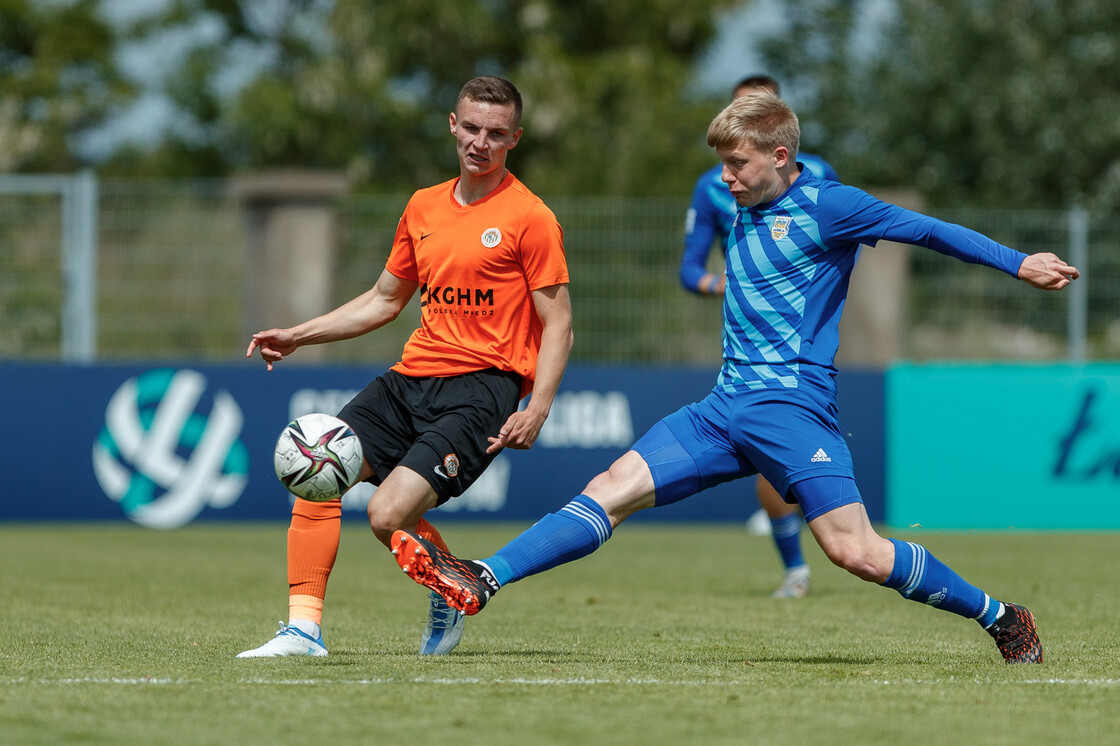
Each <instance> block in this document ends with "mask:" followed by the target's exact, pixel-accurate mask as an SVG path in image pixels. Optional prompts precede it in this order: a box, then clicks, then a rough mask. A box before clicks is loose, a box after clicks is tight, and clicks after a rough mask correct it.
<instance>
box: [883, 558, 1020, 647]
mask: <svg viewBox="0 0 1120 746" xmlns="http://www.w3.org/2000/svg"><path fill="white" fill-rule="evenodd" d="M888 541H889V542H891V543H892V544H894V568H893V569H892V570H891V574H890V577H889V578H887V580H886V582H885V583H883V585H885V586H886V587H888V588H894V589H895V590H896V591H898V592H899V593H900V594H902V597H903V598H908V599H910V600H911V601H918V602H920V603H924V604H926V605H928V606H936V607H937V608H939V609H944V610H945V611H951V612H953V613H954V614H960V615H961V616H963V617H968V618H969V619H975V620H976V621H978V622H980V626H982V627H985V628H987V627H989V626H990V625H991V624H992V622H994V621H995V620H996V614H997V613H999V609H1000V604H999V602H998V601H996V600H995V599H993V598H991V597H990V596H988V594H987V593H984V591H982V590H980V589H979V588H977V587H976V586H974V585H971V584H970V583H967V582H965V580H964V578H962V577H961V576H960V575H957V574H956V573H955V572H953V571H952V570H951V569H949V567H948V566H947V565H945V564H944V563H942V562H941V561H940V560H939V559H937V558H936V557H934V556H933V555H932V554H930V553H929V550H928V549H926V548H925V547H923V546H922V545H921V544H914V543H913V542H907V541H899V540H897V539H888Z"/></svg>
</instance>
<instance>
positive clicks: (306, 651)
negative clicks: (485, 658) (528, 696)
mask: <svg viewBox="0 0 1120 746" xmlns="http://www.w3.org/2000/svg"><path fill="white" fill-rule="evenodd" d="M459 634H460V635H462V632H460V633H459ZM287 655H311V656H316V657H319V656H324V655H327V647H326V645H324V644H323V635H322V634H320V635H319V636H318V637H312V636H311V635H308V634H307V633H306V632H303V631H301V630H299V629H296V628H295V627H290V626H288V625H287V624H284V623H283V622H280V630H279V631H278V632H277V633H276V636H275V637H273V638H272V639H271V640H269V641H268V642H266V643H265V644H264V645H261V646H260V647H259V648H253V649H252V650H246V651H244V652H241V653H238V654H237V657H238V658H281V657H284V656H287Z"/></svg>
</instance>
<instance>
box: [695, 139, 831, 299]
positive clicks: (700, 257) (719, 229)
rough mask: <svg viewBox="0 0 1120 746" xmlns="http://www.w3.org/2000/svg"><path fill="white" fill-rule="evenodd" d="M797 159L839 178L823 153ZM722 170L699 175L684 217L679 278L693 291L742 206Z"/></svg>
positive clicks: (817, 173) (812, 170) (724, 243)
mask: <svg viewBox="0 0 1120 746" xmlns="http://www.w3.org/2000/svg"><path fill="white" fill-rule="evenodd" d="M797 161H798V163H800V164H801V165H802V166H803V167H804V170H806V171H808V172H809V173H811V174H812V175H814V176H816V177H818V178H821V179H831V180H832V181H837V176H836V171H835V170H834V169H833V168H832V166H830V165H829V164H828V162H827V161H825V160H824V159H823V158H821V157H820V156H816V155H812V154H810V153H798V154H797ZM722 171H723V166H722V165H719V166H715V167H714V168H710V169H708V170H707V171H705V172H704V173H702V174H701V175H700V178H699V179H697V180H696V186H695V187H694V188H693V190H692V202H691V203H690V204H689V206H688V214H687V216H686V217H685V226H684V256H683V257H682V258H681V267H680V279H681V284H682V285H684V286H685V288H686V289H688V290H691V291H692V292H694V293H696V292H700V278H702V277H703V276H704V274H705V273H706V272H707V270H706V269H705V265H706V264H707V263H708V254H709V253H710V252H711V250H712V246H713V245H714V244H715V243H716V242H717V241H718V242H719V247H720V250H721V251H722V250H724V249H726V248H727V235H728V234H729V233H730V232H731V224H732V223H734V222H735V213H736V212H738V210H739V205H738V204H736V202H735V198H734V197H732V196H731V192H729V191H728V190H727V185H726V184H724V183H723V181H721V180H720V175H721V173H722Z"/></svg>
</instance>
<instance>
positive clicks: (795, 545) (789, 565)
mask: <svg viewBox="0 0 1120 746" xmlns="http://www.w3.org/2000/svg"><path fill="white" fill-rule="evenodd" d="M770 526H771V528H772V529H773V534H772V536H773V537H774V544H775V546H777V547H778V554H779V555H781V557H782V564H783V565H785V567H786V569H787V570H790V569H793V568H794V567H801V566H802V565H804V564H805V558H804V557H802V556H801V514H800V513H798V512H796V511H794V512H793V513H790V514H789V515H787V516H784V517H782V518H771V519H770Z"/></svg>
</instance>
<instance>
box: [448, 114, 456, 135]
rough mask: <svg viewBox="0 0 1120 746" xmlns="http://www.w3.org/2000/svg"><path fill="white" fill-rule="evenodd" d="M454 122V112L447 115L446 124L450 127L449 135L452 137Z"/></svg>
mask: <svg viewBox="0 0 1120 746" xmlns="http://www.w3.org/2000/svg"><path fill="white" fill-rule="evenodd" d="M455 122H456V119H455V112H451V113H450V114H448V115H447V123H448V124H449V125H450V126H451V134H453V135H454V134H455Z"/></svg>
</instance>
